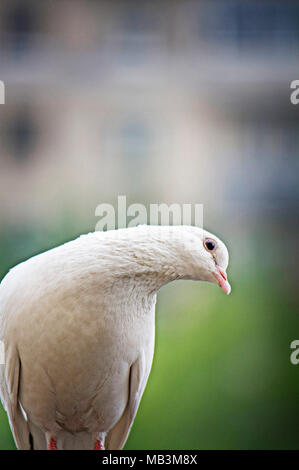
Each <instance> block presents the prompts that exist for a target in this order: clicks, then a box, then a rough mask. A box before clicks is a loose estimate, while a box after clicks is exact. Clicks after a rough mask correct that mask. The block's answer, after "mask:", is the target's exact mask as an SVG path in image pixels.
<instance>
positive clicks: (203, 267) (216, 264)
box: [183, 227, 231, 294]
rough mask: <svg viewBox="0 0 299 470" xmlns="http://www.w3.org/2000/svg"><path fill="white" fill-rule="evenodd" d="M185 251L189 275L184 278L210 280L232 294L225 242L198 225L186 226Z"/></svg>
mask: <svg viewBox="0 0 299 470" xmlns="http://www.w3.org/2000/svg"><path fill="white" fill-rule="evenodd" d="M184 232H185V234H186V233H187V236H186V237H184V248H183V249H184V252H185V261H186V265H187V268H186V269H187V271H188V273H187V275H186V274H185V275H184V276H183V278H184V279H193V280H200V281H208V282H213V283H215V284H218V285H219V286H220V287H221V289H222V290H223V291H224V292H225V293H226V294H230V292H231V286H230V284H229V282H228V280H227V274H226V269H227V266H228V259H229V256H228V251H227V248H226V246H225V244H224V243H223V242H222V241H221V240H220V239H219V238H218V237H216V236H215V235H213V234H212V233H210V232H207V231H206V230H202V229H199V228H196V227H190V228H187V227H185V228H184Z"/></svg>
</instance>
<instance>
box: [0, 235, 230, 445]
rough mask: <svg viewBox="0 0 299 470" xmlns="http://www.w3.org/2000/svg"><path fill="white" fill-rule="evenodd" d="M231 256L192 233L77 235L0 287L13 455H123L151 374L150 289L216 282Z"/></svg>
mask: <svg viewBox="0 0 299 470" xmlns="http://www.w3.org/2000/svg"><path fill="white" fill-rule="evenodd" d="M227 265H228V252H227V249H226V247H225V245H224V244H223V242H221V241H220V240H219V239H218V238H217V237H215V236H214V235H212V234H211V233H208V232H206V231H204V230H201V229H199V228H197V227H189V226H175V227H168V226H167V227H165V226H164V227H162V226H138V227H134V228H127V229H120V230H115V231H108V232H94V233H90V234H87V235H82V236H81V237H79V238H77V239H76V240H74V241H71V242H69V243H66V244H64V245H62V246H59V247H57V248H54V249H52V250H49V251H47V252H45V253H42V254H40V255H38V256H34V257H33V258H31V259H29V260H27V261H25V262H23V263H21V264H19V265H18V266H16V267H15V268H13V269H12V270H11V271H10V272H9V273H8V274H7V275H6V277H5V278H4V279H3V281H2V282H1V284H0V340H1V341H3V342H4V346H5V364H4V365H1V366H0V392H1V393H0V395H1V400H2V403H3V405H4V408H5V410H6V412H7V414H8V417H9V422H10V426H11V430H12V433H13V436H14V439H15V442H16V445H17V447H18V448H19V449H50V450H55V449H99V450H100V449H104V448H105V449H122V448H123V446H124V444H125V442H126V440H127V437H128V434H129V431H130V429H131V426H132V423H133V420H134V418H135V415H136V412H137V409H138V406H139V403H140V400H141V397H142V394H143V391H144V388H145V386H146V382H147V379H148V376H149V373H150V369H151V365H152V359H153V352H154V336H155V303H156V294H157V291H158V290H159V289H160V287H162V286H163V285H165V284H167V283H168V282H170V281H173V280H176V279H193V280H201V281H210V282H214V283H216V284H219V285H220V287H221V288H222V289H223V290H224V292H226V293H227V294H229V293H230V285H229V283H228V281H227V277H226V272H225V271H226V268H227Z"/></svg>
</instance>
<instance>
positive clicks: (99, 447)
mask: <svg viewBox="0 0 299 470" xmlns="http://www.w3.org/2000/svg"><path fill="white" fill-rule="evenodd" d="M93 450H104V446H103V444H102V442H101V441H100V439H97V440H96V442H95V445H94V448H93Z"/></svg>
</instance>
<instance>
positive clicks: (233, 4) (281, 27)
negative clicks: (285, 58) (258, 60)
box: [199, 0, 299, 48]
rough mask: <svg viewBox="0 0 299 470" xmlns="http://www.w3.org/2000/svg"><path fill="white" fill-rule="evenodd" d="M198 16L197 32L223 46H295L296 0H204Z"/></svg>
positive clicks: (297, 36)
mask: <svg viewBox="0 0 299 470" xmlns="http://www.w3.org/2000/svg"><path fill="white" fill-rule="evenodd" d="M199 18H200V19H199V21H200V33H201V34H202V35H203V36H204V37H205V38H206V39H208V40H210V41H212V42H213V41H217V42H220V41H221V43H222V44H223V45H228V46H237V47H241V48H250V47H255V46H256V45H264V46H271V47H273V46H275V45H276V46H278V47H289V46H290V45H294V44H296V45H297V46H298V45H299V2H295V1H292V0H291V1H290V0H285V1H281V0H279V1H278V0H275V1H273V0H272V1H267V2H263V1H257V0H242V1H239V0H228V1H226V2H223V1H219V0H217V1H211V2H205V3H204V4H203V8H202V9H199Z"/></svg>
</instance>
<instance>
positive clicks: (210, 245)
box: [203, 238, 216, 252]
mask: <svg viewBox="0 0 299 470" xmlns="http://www.w3.org/2000/svg"><path fill="white" fill-rule="evenodd" d="M203 244H204V247H205V249H206V250H207V251H210V252H211V251H214V250H215V249H216V242H215V241H214V240H211V239H210V238H207V239H206V240H205V241H204V242H203Z"/></svg>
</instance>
